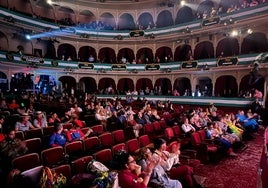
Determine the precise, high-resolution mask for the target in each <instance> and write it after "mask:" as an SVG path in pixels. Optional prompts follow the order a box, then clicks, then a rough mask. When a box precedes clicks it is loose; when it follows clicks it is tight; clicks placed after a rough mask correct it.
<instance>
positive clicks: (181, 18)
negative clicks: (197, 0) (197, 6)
mask: <svg viewBox="0 0 268 188" xmlns="http://www.w3.org/2000/svg"><path fill="white" fill-rule="evenodd" d="M194 19H195V16H194V14H193V11H192V9H191V8H190V7H188V6H184V7H182V8H181V9H180V10H179V11H178V13H177V17H176V20H175V24H182V23H186V22H191V21H193V20H194Z"/></svg>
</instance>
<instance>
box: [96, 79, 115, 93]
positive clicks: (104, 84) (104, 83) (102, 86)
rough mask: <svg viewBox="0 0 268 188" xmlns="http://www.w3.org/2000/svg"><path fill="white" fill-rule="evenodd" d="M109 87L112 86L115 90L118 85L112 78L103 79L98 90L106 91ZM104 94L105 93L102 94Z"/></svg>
mask: <svg viewBox="0 0 268 188" xmlns="http://www.w3.org/2000/svg"><path fill="white" fill-rule="evenodd" d="M109 86H112V88H113V89H114V90H115V89H116V85H115V82H114V80H113V79H112V78H102V79H100V81H99V85H98V89H99V91H105V89H107V88H108V87H109ZM102 93H103V92H102Z"/></svg>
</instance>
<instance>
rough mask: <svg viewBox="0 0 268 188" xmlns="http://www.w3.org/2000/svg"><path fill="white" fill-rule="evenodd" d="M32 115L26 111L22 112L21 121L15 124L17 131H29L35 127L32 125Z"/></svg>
mask: <svg viewBox="0 0 268 188" xmlns="http://www.w3.org/2000/svg"><path fill="white" fill-rule="evenodd" d="M30 118H31V117H30V116H29V115H28V114H26V113H24V114H22V115H21V116H20V119H19V121H17V122H16V124H15V131H16V132H17V131H28V130H30V129H34V128H35V127H34V126H33V125H32V123H31V122H30V121H29V120H30Z"/></svg>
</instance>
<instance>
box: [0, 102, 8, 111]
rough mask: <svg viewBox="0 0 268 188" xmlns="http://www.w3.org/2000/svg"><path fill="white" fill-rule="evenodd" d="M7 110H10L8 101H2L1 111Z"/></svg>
mask: <svg viewBox="0 0 268 188" xmlns="http://www.w3.org/2000/svg"><path fill="white" fill-rule="evenodd" d="M7 109H8V105H7V103H6V99H1V102H0V110H2V111H4V110H7Z"/></svg>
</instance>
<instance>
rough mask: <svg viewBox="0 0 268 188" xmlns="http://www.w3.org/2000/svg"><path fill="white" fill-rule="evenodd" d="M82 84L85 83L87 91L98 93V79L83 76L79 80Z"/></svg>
mask: <svg viewBox="0 0 268 188" xmlns="http://www.w3.org/2000/svg"><path fill="white" fill-rule="evenodd" d="M79 83H80V84H82V83H84V84H85V92H87V93H96V92H97V84H96V80H95V79H93V78H90V77H85V78H81V79H80V81H79Z"/></svg>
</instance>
